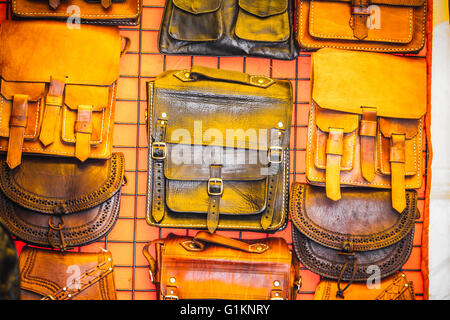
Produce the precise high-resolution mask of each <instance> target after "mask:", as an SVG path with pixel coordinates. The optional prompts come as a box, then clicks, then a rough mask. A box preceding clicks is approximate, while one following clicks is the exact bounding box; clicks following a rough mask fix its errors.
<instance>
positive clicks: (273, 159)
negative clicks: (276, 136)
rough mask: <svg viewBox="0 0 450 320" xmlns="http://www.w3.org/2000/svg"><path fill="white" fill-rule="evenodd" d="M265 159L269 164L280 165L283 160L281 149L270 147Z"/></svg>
mask: <svg viewBox="0 0 450 320" xmlns="http://www.w3.org/2000/svg"><path fill="white" fill-rule="evenodd" d="M267 158H268V159H269V162H270V163H281V160H282V158H283V148H282V147H275V146H272V147H270V148H269V150H268V152H267Z"/></svg>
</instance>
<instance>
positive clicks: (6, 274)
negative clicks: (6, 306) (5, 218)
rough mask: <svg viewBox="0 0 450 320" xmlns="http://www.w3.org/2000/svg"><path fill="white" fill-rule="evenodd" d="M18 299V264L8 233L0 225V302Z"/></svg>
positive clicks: (14, 247)
mask: <svg viewBox="0 0 450 320" xmlns="http://www.w3.org/2000/svg"><path fill="white" fill-rule="evenodd" d="M19 298H20V280H19V262H18V259H17V251H16V246H15V244H14V242H13V239H12V238H11V236H10V234H9V232H8V231H7V230H6V229H5V228H4V227H3V225H2V224H0V300H17V299H19Z"/></svg>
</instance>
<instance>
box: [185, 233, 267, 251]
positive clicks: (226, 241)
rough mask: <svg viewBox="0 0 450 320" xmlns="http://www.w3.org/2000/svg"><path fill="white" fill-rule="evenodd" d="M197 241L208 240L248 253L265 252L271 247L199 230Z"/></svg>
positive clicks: (195, 238)
mask: <svg viewBox="0 0 450 320" xmlns="http://www.w3.org/2000/svg"><path fill="white" fill-rule="evenodd" d="M193 241H195V242H208V243H213V244H217V245H220V246H224V247H227V248H232V249H236V250H240V251H244V252H248V253H263V252H266V251H267V250H269V249H270V247H269V246H268V245H267V244H265V243H252V244H248V243H247V242H244V241H240V240H237V239H233V238H228V237H224V236H222V235H218V234H215V233H214V234H212V233H208V232H205V231H199V232H197V234H196V235H195V237H194V238H193Z"/></svg>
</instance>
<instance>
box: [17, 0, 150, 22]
mask: <svg viewBox="0 0 450 320" xmlns="http://www.w3.org/2000/svg"><path fill="white" fill-rule="evenodd" d="M74 5H75V6H77V7H78V8H79V12H78V13H79V17H80V22H81V23H90V24H101V25H105V24H107V25H137V24H139V21H140V19H141V14H142V5H143V4H142V0H70V1H68V0H39V1H34V0H12V4H11V7H12V14H13V16H14V17H15V18H18V19H56V20H67V19H68V18H71V17H72V18H73V17H74V16H73V14H75V13H77V12H76V11H75V10H74V7H72V6H74ZM72 22H73V23H76V22H77V21H76V20H75V19H74V20H73V21H72Z"/></svg>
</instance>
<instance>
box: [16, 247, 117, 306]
mask: <svg viewBox="0 0 450 320" xmlns="http://www.w3.org/2000/svg"><path fill="white" fill-rule="evenodd" d="M19 269H20V288H21V300H116V299H117V297H116V287H115V284H114V264H113V260H112V255H111V253H110V252H99V253H91V252H65V253H61V252H58V251H53V250H44V249H37V248H31V247H28V246H25V247H24V248H23V249H22V251H21V253H20V256H19Z"/></svg>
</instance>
